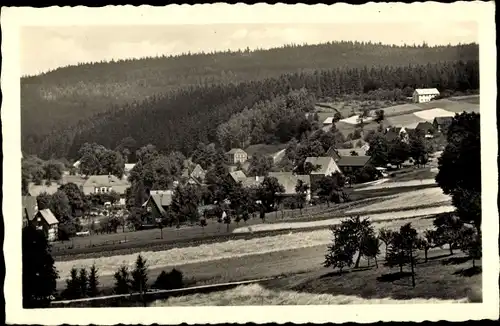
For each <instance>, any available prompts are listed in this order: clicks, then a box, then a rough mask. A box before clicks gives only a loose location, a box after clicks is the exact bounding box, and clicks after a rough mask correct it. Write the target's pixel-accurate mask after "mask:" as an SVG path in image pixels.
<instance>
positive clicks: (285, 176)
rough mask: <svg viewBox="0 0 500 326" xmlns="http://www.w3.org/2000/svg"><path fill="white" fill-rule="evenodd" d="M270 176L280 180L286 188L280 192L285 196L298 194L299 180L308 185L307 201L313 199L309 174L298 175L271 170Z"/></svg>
mask: <svg viewBox="0 0 500 326" xmlns="http://www.w3.org/2000/svg"><path fill="white" fill-rule="evenodd" d="M269 176H270V177H274V178H276V179H277V180H278V183H279V184H280V185H282V186H283V188H285V192H284V193H282V194H280V195H281V196H283V197H289V196H296V195H297V191H296V190H295V187H296V186H297V183H298V181H299V180H302V182H303V183H304V184H305V185H307V186H308V190H307V193H306V201H310V200H311V177H310V176H308V175H296V174H293V173H292V172H269Z"/></svg>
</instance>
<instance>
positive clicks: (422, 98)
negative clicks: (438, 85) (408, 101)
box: [413, 93, 437, 103]
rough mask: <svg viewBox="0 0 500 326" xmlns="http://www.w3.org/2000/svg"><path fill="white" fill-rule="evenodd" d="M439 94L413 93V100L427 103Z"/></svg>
mask: <svg viewBox="0 0 500 326" xmlns="http://www.w3.org/2000/svg"><path fill="white" fill-rule="evenodd" d="M436 96H437V94H421V95H418V94H416V93H415V94H413V101H414V102H416V103H425V102H429V101H431V100H432V99H433V98H435V97H436Z"/></svg>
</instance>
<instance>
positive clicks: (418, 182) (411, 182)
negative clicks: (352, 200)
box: [354, 179, 436, 191]
mask: <svg viewBox="0 0 500 326" xmlns="http://www.w3.org/2000/svg"><path fill="white" fill-rule="evenodd" d="M431 184H436V180H434V179H422V180H409V181H399V182H384V183H382V184H375V185H370V186H368V187H363V188H359V189H354V191H365V190H377V189H389V188H404V187H415V186H423V185H431Z"/></svg>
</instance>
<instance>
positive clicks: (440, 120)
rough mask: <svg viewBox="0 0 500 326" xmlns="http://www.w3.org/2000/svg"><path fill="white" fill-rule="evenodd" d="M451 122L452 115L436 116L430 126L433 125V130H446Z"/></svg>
mask: <svg viewBox="0 0 500 326" xmlns="http://www.w3.org/2000/svg"><path fill="white" fill-rule="evenodd" d="M452 122H453V118H452V117H436V118H434V121H433V122H432V126H433V127H434V129H435V130H437V131H439V132H446V130H447V129H448V127H449V126H450V125H451V123H452Z"/></svg>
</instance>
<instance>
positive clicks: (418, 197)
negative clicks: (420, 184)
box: [346, 187, 451, 213]
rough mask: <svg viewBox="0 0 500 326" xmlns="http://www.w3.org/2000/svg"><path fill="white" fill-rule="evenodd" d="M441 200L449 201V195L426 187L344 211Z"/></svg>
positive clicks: (400, 206) (355, 211)
mask: <svg viewBox="0 0 500 326" xmlns="http://www.w3.org/2000/svg"><path fill="white" fill-rule="evenodd" d="M443 202H450V203H451V197H450V196H448V195H445V194H444V193H443V190H441V188H437V187H436V188H427V189H422V190H416V191H409V192H405V193H402V194H400V195H399V196H394V198H390V199H388V200H384V201H380V202H376V203H374V204H371V205H367V206H363V207H360V208H354V209H351V210H348V211H346V213H361V212H366V211H370V210H380V209H394V210H397V209H401V208H403V207H415V206H420V205H432V204H439V203H443Z"/></svg>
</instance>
